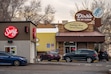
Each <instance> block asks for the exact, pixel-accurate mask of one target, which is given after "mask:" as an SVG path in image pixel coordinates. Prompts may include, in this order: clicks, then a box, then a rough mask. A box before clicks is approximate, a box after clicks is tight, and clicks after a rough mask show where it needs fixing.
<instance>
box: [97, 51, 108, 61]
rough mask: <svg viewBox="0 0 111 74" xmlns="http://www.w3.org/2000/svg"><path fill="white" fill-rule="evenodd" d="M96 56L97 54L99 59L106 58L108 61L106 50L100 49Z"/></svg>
mask: <svg viewBox="0 0 111 74" xmlns="http://www.w3.org/2000/svg"><path fill="white" fill-rule="evenodd" d="M98 56H99V61H102V60H106V61H109V55H108V53H107V51H104V50H103V51H102V50H101V51H100V52H99V53H98Z"/></svg>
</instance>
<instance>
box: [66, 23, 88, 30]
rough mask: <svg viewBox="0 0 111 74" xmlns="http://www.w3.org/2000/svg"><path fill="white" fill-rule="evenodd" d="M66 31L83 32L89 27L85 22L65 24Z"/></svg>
mask: <svg viewBox="0 0 111 74" xmlns="http://www.w3.org/2000/svg"><path fill="white" fill-rule="evenodd" d="M64 28H65V29H67V30H69V31H83V30H85V29H87V28H88V25H87V24H86V23H83V22H74V21H73V22H69V23H67V24H65V26H64Z"/></svg>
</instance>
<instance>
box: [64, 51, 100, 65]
mask: <svg viewBox="0 0 111 74" xmlns="http://www.w3.org/2000/svg"><path fill="white" fill-rule="evenodd" d="M63 59H64V60H66V62H72V60H85V61H87V62H88V63H93V62H94V61H95V60H98V54H97V52H96V51H95V50H92V49H78V50H76V51H75V52H71V53H66V54H64V55H63Z"/></svg>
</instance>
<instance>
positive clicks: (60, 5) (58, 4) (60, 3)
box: [41, 0, 84, 23]
mask: <svg viewBox="0 0 111 74" xmlns="http://www.w3.org/2000/svg"><path fill="white" fill-rule="evenodd" d="M83 1H84V0H41V5H42V8H43V9H44V8H45V7H46V6H47V5H48V4H50V5H51V6H53V8H54V9H55V11H56V12H55V19H54V21H53V22H54V23H58V22H59V23H61V22H62V20H68V21H74V16H73V15H71V11H72V10H74V4H75V3H77V4H78V5H79V6H81V3H82V2H83Z"/></svg>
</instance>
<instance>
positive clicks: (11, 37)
mask: <svg viewBox="0 0 111 74" xmlns="http://www.w3.org/2000/svg"><path fill="white" fill-rule="evenodd" d="M0 31H1V32H0V51H5V52H8V53H11V54H13V55H18V56H23V57H26V58H27V59H28V62H29V63H34V62H35V58H36V55H37V54H36V25H35V24H34V23H32V22H31V21H2V22H0Z"/></svg>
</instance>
